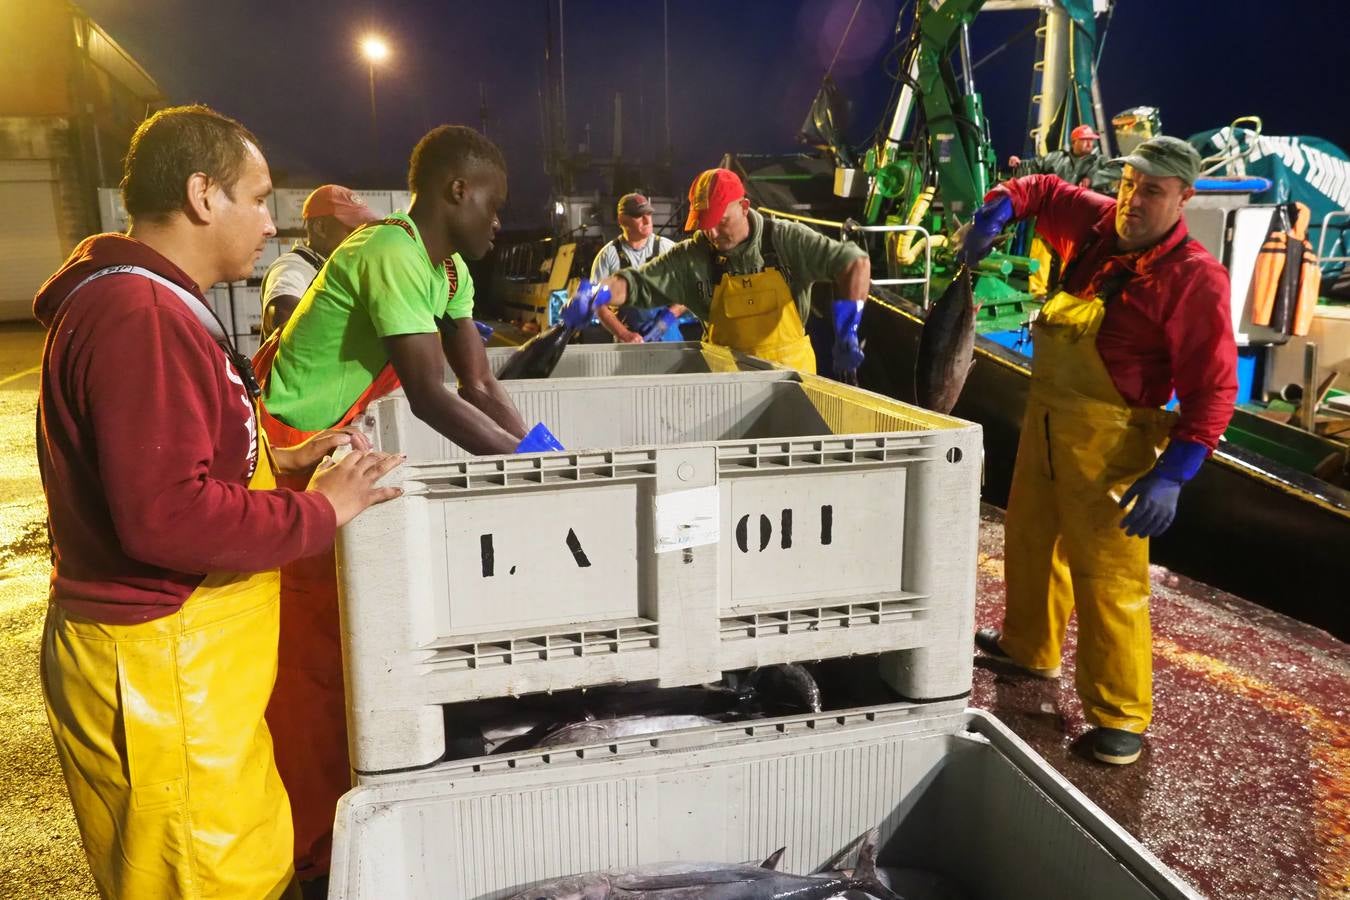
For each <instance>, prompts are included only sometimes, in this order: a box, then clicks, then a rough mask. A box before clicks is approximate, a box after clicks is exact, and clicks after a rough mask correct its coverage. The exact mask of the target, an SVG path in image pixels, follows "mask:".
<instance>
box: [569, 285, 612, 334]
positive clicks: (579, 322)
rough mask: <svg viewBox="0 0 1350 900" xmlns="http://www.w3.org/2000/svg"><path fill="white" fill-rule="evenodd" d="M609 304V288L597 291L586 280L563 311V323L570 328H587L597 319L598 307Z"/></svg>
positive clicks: (578, 287)
mask: <svg viewBox="0 0 1350 900" xmlns="http://www.w3.org/2000/svg"><path fill="white" fill-rule="evenodd" d="M608 302H609V288H600V289H599V290H596V289H595V286H594V285H592V284H591V283H590V282H589V281H587V280H586V279H585V278H583V279H581V284H579V285H577V292H576V293H575V294H573V295H572V299H571V300H568V301H567V305H566V306H564V307H563V310H562V321H563V324H564V325H565V326H567V327H568V328H585V327H586V326H587V325H589V324H590V323H591V319H593V318H595V310H596V307H599V306H604V305H605V304H606V303H608Z"/></svg>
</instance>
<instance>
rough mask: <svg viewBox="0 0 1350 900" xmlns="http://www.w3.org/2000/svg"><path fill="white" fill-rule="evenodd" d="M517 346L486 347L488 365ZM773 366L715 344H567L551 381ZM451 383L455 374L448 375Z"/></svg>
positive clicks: (496, 366) (502, 360) (502, 361)
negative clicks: (553, 379)
mask: <svg viewBox="0 0 1350 900" xmlns="http://www.w3.org/2000/svg"><path fill="white" fill-rule="evenodd" d="M517 349H518V348H516V347H489V348H487V357H488V364H489V365H490V366H491V367H492V371H493V373H494V374H495V373H500V372H501V370H502V368H503V367H504V366H505V365H506V363H507V360H509V359H510V358H511V357H512V356H514V355H515V353H516V351H517ZM773 369H774V365H773V363H769V362H765V361H764V360H762V359H758V358H757V357H753V356H746V355H745V354H743V353H737V352H735V351H732V350H728V349H727V348H726V347H721V346H718V345H716V344H700V343H698V342H697V341H687V342H676V341H659V342H654V343H651V344H570V345H568V347H567V349H566V350H564V351H563V355H562V358H561V359H559V361H558V367H557V368H556V369H554V370H553V374H552V375H550V376H549V377H550V378H597V377H611V376H615V377H617V376H627V375H698V374H707V373H711V372H767V371H772V370H773ZM448 377H449V380H451V381H453V380H454V373H450V374H449V376H448Z"/></svg>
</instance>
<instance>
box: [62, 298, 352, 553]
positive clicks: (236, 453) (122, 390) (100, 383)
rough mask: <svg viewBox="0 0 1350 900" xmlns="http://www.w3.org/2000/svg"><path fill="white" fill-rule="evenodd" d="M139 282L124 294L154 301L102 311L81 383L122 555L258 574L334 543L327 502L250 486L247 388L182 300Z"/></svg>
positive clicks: (318, 497)
mask: <svg viewBox="0 0 1350 900" xmlns="http://www.w3.org/2000/svg"><path fill="white" fill-rule="evenodd" d="M138 282H139V283H137V284H136V285H135V286H134V287H128V290H135V291H152V292H153V294H154V298H153V302H151V303H144V302H141V303H135V304H131V305H129V306H127V305H122V304H117V305H118V306H119V308H118V309H117V311H116V312H114V313H109V314H106V315H104V316H102V317H100V318H102V320H103V321H101V322H99V323H98V325H99V328H98V340H97V341H91V342H89V345H88V354H89V355H88V359H87V364H86V366H85V367H84V373H83V377H82V379H81V383H80V384H81V393H83V395H84V398H85V403H86V404H87V405H86V412H87V416H88V419H87V421H89V422H90V423H91V425H92V429H93V432H94V434H93V438H94V443H95V446H96V447H97V454H98V467H99V475H100V479H101V481H102V483H103V486H104V489H105V493H106V497H107V504H108V509H109V511H110V513H111V516H112V520H113V526H114V528H115V530H116V532H117V537H118V540H119V542H120V543H121V544H122V546H123V548H124V550H125V552H126V553H127V555H129V556H131V557H132V558H134V559H138V560H141V561H143V562H145V563H148V564H151V565H156V566H161V567H163V568H166V569H172V570H176V571H180V572H198V573H205V572H214V571H230V572H258V571H264V570H266V569H273V568H276V567H278V566H280V565H281V564H283V563H287V562H290V561H291V560H294V559H298V558H300V557H304V556H309V555H312V554H314V553H317V552H319V551H320V550H322V549H324V548H325V547H327V546H329V545H331V544H332V541H333V537H334V534H335V532H336V519H335V516H334V512H333V508H332V505H331V504H330V503H329V502H328V500H327V499H326V498H324V497H323V496H321V495H318V494H313V493H303V492H296V491H291V490H285V489H278V490H270V491H250V490H249V489H248V488H247V486H246V481H247V474H248V452H249V447H250V435H249V429H250V428H255V427H256V423H253V422H252V420H251V418H250V414H249V411H248V408H247V406H246V404H245V400H244V398H245V397H246V394H244V392H243V389H242V387H240V386H239V385H237V384H235V383H234V382H233V381H232V380H231V377H230V374H229V370H227V363H226V361H225V357H224V354H223V352H222V351H221V350H220V348H219V347H217V346H216V345H215V343H214V342H213V341H212V340H211V338H210V337H209V336H208V335H207V334H206V333H205V331H204V330H203V329H202V328H201V326H200V325H199V324H198V323H197V322H196V321H195V320H193V319H191V318H189V317H188V313H187V311H186V308H184V307H183V305H182V301H181V300H179V299H178V298H177V297H176V296H173V295H172V294H170V292H169V291H167V290H166V289H164V288H161V287H159V286H157V285H149V284H147V283H145V282H140V280H139V279H138ZM259 464H260V465H266V464H267V463H266V462H265V461H260V462H259Z"/></svg>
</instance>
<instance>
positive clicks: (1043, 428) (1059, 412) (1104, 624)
mask: <svg viewBox="0 0 1350 900" xmlns="http://www.w3.org/2000/svg"><path fill="white" fill-rule="evenodd" d="M1105 309H1106V307H1105V303H1104V301H1103V300H1102V298H1100V297H1093V298H1090V299H1087V300H1084V299H1081V298H1078V297H1075V296H1073V295H1072V294H1068V293H1065V292H1061V293H1059V294H1056V295H1055V296H1054V297H1052V298H1051V299H1050V301H1049V302H1047V303H1046V304H1045V306H1044V307H1043V308H1042V310H1041V314H1040V316H1039V318H1038V319H1037V320H1036V322H1035V325H1034V326H1033V329H1032V335H1033V341H1034V355H1033V360H1032V384H1031V392H1030V396H1029V398H1028V400H1027V410H1026V416H1025V418H1024V420H1023V423H1022V435H1021V440H1020V443H1019V444H1018V448H1017V461H1016V463H1015V466H1014V469H1013V482H1012V490H1011V493H1010V495H1009V498H1008V516H1007V520H1006V525H1005V541H1006V546H1005V571H1006V576H1007V586H1008V593H1007V609H1006V612H1005V618H1004V626H1003V636H1002V638H1001V640H1000V645H1001V646H1002V647H1003V649H1004V650H1005V651H1006V652H1007V653H1008V654H1009V655H1010V656H1012V657H1013V658H1014V659H1015V660H1016V661H1017V662H1019V663H1021V664H1022V665H1026V666H1030V667H1034V668H1038V669H1049V668H1053V667H1055V666H1059V665H1060V654H1061V647H1062V642H1063V638H1064V630H1065V628H1066V626H1067V625H1068V620H1069V616H1070V613H1071V612H1072V611H1073V610H1074V609H1075V608H1077V610H1078V659H1077V663H1078V665H1077V677H1076V687H1077V689H1078V694H1079V696H1080V697H1081V698H1082V701H1083V709H1084V713H1085V715H1086V717H1087V719H1088V721H1089V722H1091V723H1092V724H1094V725H1099V726H1105V727H1108V728H1120V729H1124V730H1126V731H1133V732H1142V731H1143V730H1144V729H1145V728H1147V727H1148V723H1149V720H1150V718H1151V716H1152V657H1151V653H1152V649H1151V633H1150V628H1149V617H1148V599H1149V593H1150V586H1149V577H1148V541H1147V540H1141V539H1139V538H1132V537H1128V536H1126V534H1125V532H1124V531H1122V530H1121V529H1120V527H1119V525H1120V519H1121V516H1122V515H1123V511H1122V510H1121V509H1120V508H1119V506H1118V499H1119V497H1120V492H1121V491H1123V490H1125V488H1127V487H1128V486H1129V485H1130V484H1132V483H1133V482H1134V480H1135V479H1137V478H1139V477H1140V476H1141V475H1143V474H1144V473H1146V472H1147V471H1148V470H1149V469H1150V468H1151V467H1152V466H1153V463H1154V462H1155V461H1156V459H1157V455H1158V452H1159V451H1160V450H1161V448H1162V446H1163V445H1164V444H1165V443H1166V437H1167V433H1168V430H1169V429H1170V427H1171V425H1172V423H1173V421H1175V416H1174V415H1173V414H1171V413H1168V412H1165V411H1164V410H1161V409H1150V408H1139V407H1130V406H1128V405H1127V404H1126V403H1125V401H1124V399H1123V398H1122V397H1121V396H1120V392H1119V391H1118V390H1117V389H1116V386H1115V384H1114V382H1112V380H1111V375H1110V372H1109V371H1108V370H1107V368H1106V365H1105V364H1104V363H1103V362H1102V358H1101V356H1100V354H1098V352H1097V346H1096V338H1097V333H1098V331H1099V330H1100V328H1101V324H1102V320H1103V318H1104V316H1105Z"/></svg>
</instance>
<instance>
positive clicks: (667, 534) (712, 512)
mask: <svg viewBox="0 0 1350 900" xmlns="http://www.w3.org/2000/svg"><path fill="white" fill-rule="evenodd" d="M720 499H721V490H720V489H719V488H718V487H717V485H715V484H713V485H709V486H708V487H701V488H693V489H691V490H688V491H673V492H672V493H669V494H657V495H656V503H655V505H654V513H655V518H656V528H655V531H656V552H657V553H669V552H670V551H671V550H681V549H683V548H685V547H701V546H703V545H704V544H716V543H717V542H718V541H719V540H721V538H722V527H721V518H722V517H721V513H720V510H719V503H720Z"/></svg>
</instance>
